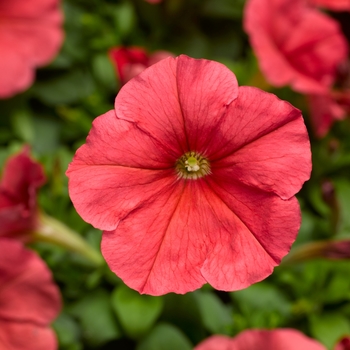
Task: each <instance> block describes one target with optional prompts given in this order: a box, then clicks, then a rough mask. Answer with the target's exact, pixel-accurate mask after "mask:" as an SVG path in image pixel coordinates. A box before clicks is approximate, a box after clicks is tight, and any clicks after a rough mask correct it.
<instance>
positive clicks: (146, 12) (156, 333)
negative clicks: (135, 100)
mask: <svg viewBox="0 0 350 350" xmlns="http://www.w3.org/2000/svg"><path fill="white" fill-rule="evenodd" d="M243 7H244V0H164V2H163V3H161V4H158V5H151V4H149V3H147V2H145V1H143V0H89V1H84V0H63V2H62V8H63V11H64V15H65V24H64V27H65V41H64V45H63V48H62V50H61V52H60V53H59V55H58V56H57V58H56V59H55V60H54V62H52V64H51V65H49V66H48V67H45V68H42V69H39V70H38V71H37V79H36V82H35V84H34V85H33V86H32V87H31V88H30V89H29V90H27V91H26V92H24V93H22V94H19V95H16V96H15V97H13V98H11V99H8V100H1V101H0V108H1V118H0V145H1V149H0V163H1V164H3V163H4V161H5V159H6V158H7V157H8V156H9V155H10V154H13V153H14V152H16V151H18V150H19V149H20V148H21V147H22V145H23V144H24V143H26V144H30V145H31V149H32V153H33V154H34V156H35V157H36V158H37V159H38V160H39V161H40V162H41V163H42V164H43V165H44V168H45V172H46V175H47V177H48V181H47V183H46V185H45V186H44V187H43V188H42V189H41V191H40V193H39V203H40V206H41V207H42V208H43V210H44V211H45V212H47V213H48V214H49V215H51V216H54V217H55V218H57V219H58V220H61V221H62V222H64V223H65V224H66V225H68V226H69V227H71V228H73V229H74V230H75V231H77V232H79V233H80V234H81V235H82V236H83V237H84V238H85V239H86V240H87V242H88V243H89V244H90V245H92V246H93V247H95V248H96V249H97V250H99V243H100V239H101V232H99V231H98V230H96V229H94V228H92V227H91V226H90V225H88V224H86V223H85V222H83V221H82V219H81V218H80V217H79V216H78V214H77V213H76V211H75V210H74V208H73V206H72V205H71V202H70V199H69V196H68V191H67V178H66V176H65V171H66V169H67V166H68V163H69V162H70V161H71V159H72V157H73V155H74V152H75V150H76V149H77V148H78V147H79V146H80V145H81V144H82V143H83V142H84V141H85V138H86V136H87V134H88V132H89V130H90V128H91V122H92V120H93V119H94V118H95V117H96V116H98V115H100V114H103V113H105V112H106V111H108V110H110V109H112V108H113V102H114V98H115V95H116V94H117V92H118V90H119V88H120V84H119V82H118V80H117V78H116V74H115V70H114V67H113V66H112V63H111V62H110V60H109V58H108V55H107V52H108V50H109V49H110V48H111V47H114V46H121V45H123V46H140V47H144V48H145V49H147V50H148V51H149V52H153V51H155V50H159V49H161V50H167V51H170V52H172V53H174V54H175V55H177V54H181V53H184V54H187V55H189V56H192V57H197V58H200V57H201V58H207V59H213V60H216V61H220V62H222V63H224V64H225V65H227V66H228V67H229V68H230V69H231V70H232V71H233V72H234V73H235V74H236V75H237V78H238V81H239V83H240V85H253V86H258V87H260V88H263V89H265V90H269V91H271V92H273V93H275V94H277V95H278V96H279V97H280V98H283V99H286V100H288V101H290V102H291V103H292V104H294V105H295V106H297V107H298V108H300V109H302V111H303V114H304V116H305V118H306V124H307V126H308V127H309V120H308V111H307V109H306V102H305V99H304V97H303V96H301V95H299V94H296V93H294V92H292V91H291V90H290V89H288V88H284V89H274V88H272V87H270V86H269V85H268V84H267V83H266V81H265V80H264V78H263V77H262V75H261V73H260V72H259V70H258V67H257V63H256V59H255V58H254V55H253V53H252V51H251V48H250V46H249V43H248V39H247V36H246V34H245V33H244V31H243V29H242V15H243ZM309 131H310V137H311V142H312V151H313V173H312V178H311V180H310V181H309V182H308V183H307V184H305V186H304V188H303V189H302V191H301V192H300V194H299V195H298V199H299V201H300V204H301V209H302V217H303V222H302V227H301V229H300V233H299V236H298V239H297V241H296V243H295V244H294V246H293V249H295V248H297V247H298V246H300V245H302V244H304V243H307V242H312V241H316V240H321V239H340V238H343V239H344V238H348V239H350V176H349V175H350V137H349V135H350V123H349V120H344V121H342V122H339V123H337V124H335V125H334V127H333V128H332V130H331V132H330V133H329V134H328V135H327V136H326V137H325V138H323V139H321V140H318V139H316V138H315V137H314V136H313V132H312V130H311V129H310V128H309ZM33 247H34V249H36V250H37V251H39V253H40V254H41V256H42V257H43V258H44V259H45V261H46V262H47V263H48V265H49V267H50V268H51V269H52V271H53V273H54V277H55V280H56V282H57V283H58V285H59V287H60V289H61V292H62V296H63V299H64V308H63V311H62V313H61V314H60V316H59V317H58V319H57V320H56V321H55V323H54V329H55V330H56V332H57V334H58V338H59V343H60V349H62V350H82V349H101V350H108V349H137V350H154V349H156V350H158V349H159V350H162V349H164V350H165V349H166V350H173V349H174V350H178V349H182V350H187V349H191V348H193V346H194V345H196V344H197V343H199V342H200V341H201V340H203V339H204V338H206V337H207V336H209V335H211V334H214V333H221V334H227V335H231V336H232V335H235V334H237V333H238V332H240V331H242V330H243V329H246V328H254V327H260V328H276V327H294V328H297V329H299V330H301V331H303V332H304V333H305V334H307V335H309V336H311V337H313V338H316V339H318V340H320V341H321V342H322V343H324V344H325V345H326V346H327V347H328V348H329V349H331V348H332V346H333V345H334V343H335V342H336V341H337V340H338V339H339V338H340V337H341V336H343V335H345V334H350V278H349V277H350V262H349V261H346V260H343V261H329V260H325V259H317V260H310V261H306V262H300V263H295V264H284V263H282V265H281V266H279V267H277V268H276V269H275V272H274V273H273V275H272V276H270V277H269V278H268V279H266V280H265V281H263V282H261V283H258V284H256V285H252V286H251V287H249V288H247V289H245V290H242V291H238V292H233V293H224V292H219V291H215V290H213V289H212V288H211V287H210V286H208V285H206V286H204V287H203V288H202V289H201V290H198V291H195V292H193V293H188V294H186V295H183V296H181V295H175V294H169V295H165V296H162V297H151V296H146V295H139V294H138V293H137V292H135V291H133V290H130V289H129V288H127V287H126V286H125V285H124V284H123V283H122V281H121V280H120V279H119V278H117V277H116V276H115V275H114V274H113V273H112V272H110V271H109V269H108V267H107V266H106V265H103V266H101V267H98V268H96V267H94V266H93V265H91V264H90V263H89V262H88V261H87V260H85V259H84V258H82V257H80V256H78V255H77V254H74V253H70V252H68V251H66V250H64V249H62V248H58V247H56V246H53V245H49V244H46V243H36V244H34V245H33ZM252 259H254V257H252Z"/></svg>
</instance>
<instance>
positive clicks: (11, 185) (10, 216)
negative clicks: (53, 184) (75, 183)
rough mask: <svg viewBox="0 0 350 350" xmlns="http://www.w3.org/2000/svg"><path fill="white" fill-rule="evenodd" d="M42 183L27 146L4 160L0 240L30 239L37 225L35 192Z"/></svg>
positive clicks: (41, 170)
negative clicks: (0, 238)
mask: <svg viewBox="0 0 350 350" xmlns="http://www.w3.org/2000/svg"><path fill="white" fill-rule="evenodd" d="M45 181H46V179H45V175H44V172H43V169H42V167H41V165H40V164H39V163H37V162H35V161H34V160H32V159H31V158H30V156H29V148H28V147H25V148H24V149H23V150H22V151H21V152H20V153H19V154H17V155H15V156H13V157H11V158H10V159H9V160H8V161H7V163H6V164H5V167H4V170H3V174H2V179H1V182H0V227H1V230H0V237H4V236H5V237H17V238H19V239H21V240H23V241H28V240H29V238H30V234H31V231H33V230H34V229H35V228H36V227H37V224H38V208H37V201H36V196H37V190H38V189H39V188H40V187H41V186H42V185H43V184H44V183H45Z"/></svg>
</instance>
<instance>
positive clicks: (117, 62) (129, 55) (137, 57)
mask: <svg viewBox="0 0 350 350" xmlns="http://www.w3.org/2000/svg"><path fill="white" fill-rule="evenodd" d="M108 54H109V57H110V59H111V60H112V63H113V64H114V67H115V69H116V72H117V74H118V77H119V80H120V82H121V84H122V85H124V84H125V83H127V82H128V81H129V80H130V79H132V78H134V77H135V76H136V75H138V74H140V73H141V72H142V71H144V70H145V69H146V68H148V67H149V66H151V65H152V64H154V63H157V62H159V61H161V60H163V59H164V58H167V57H169V56H173V55H172V54H171V53H170V52H166V51H156V52H154V53H153V54H151V55H149V54H148V53H147V52H146V51H145V49H143V48H141V47H129V48H126V47H114V48H112V49H110V50H109V53H108Z"/></svg>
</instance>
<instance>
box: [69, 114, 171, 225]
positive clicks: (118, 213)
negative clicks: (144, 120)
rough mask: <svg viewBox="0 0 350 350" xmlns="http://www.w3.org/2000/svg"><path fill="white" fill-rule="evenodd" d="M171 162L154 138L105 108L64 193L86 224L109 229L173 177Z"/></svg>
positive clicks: (73, 166) (80, 152) (78, 156)
mask: <svg viewBox="0 0 350 350" xmlns="http://www.w3.org/2000/svg"><path fill="white" fill-rule="evenodd" d="M175 161H176V158H175V157H174V156H173V155H172V154H169V153H168V151H167V150H165V149H164V147H163V146H162V145H161V144H159V142H158V141H157V140H155V139H154V138H152V137H150V136H149V135H147V134H146V133H144V132H143V131H141V130H140V129H138V128H137V127H136V126H135V124H133V123H129V122H126V121H123V120H119V119H117V118H116V116H115V112H114V111H110V112H108V113H106V114H104V115H102V116H100V117H99V118H96V119H95V121H94V123H93V128H92V130H91V132H90V134H89V136H88V138H87V143H86V144H85V145H83V146H82V147H81V148H80V149H79V150H78V151H77V153H76V155H75V157H74V159H73V162H72V163H71V164H70V166H69V168H68V170H67V175H68V177H69V194H70V196H71V198H72V201H73V203H74V205H75V208H76V209H77V211H78V212H79V214H80V215H81V216H82V217H83V218H84V219H85V220H86V221H87V222H90V223H91V224H92V225H94V226H96V227H98V228H100V229H103V230H113V229H115V228H116V227H117V225H118V222H119V220H120V219H122V218H123V217H124V216H126V215H127V214H128V213H129V212H130V211H132V210H134V209H135V208H137V207H139V206H144V205H145V203H146V202H147V201H148V200H150V199H152V198H154V197H156V196H157V195H158V193H159V192H161V191H162V190H163V188H164V187H166V186H169V185H171V184H172V183H173V182H174V181H175V180H176V175H175V169H174V164H175ZM97 208H99V209H97ZM96 209H97V210H96Z"/></svg>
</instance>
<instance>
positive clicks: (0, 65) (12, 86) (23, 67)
mask: <svg viewBox="0 0 350 350" xmlns="http://www.w3.org/2000/svg"><path fill="white" fill-rule="evenodd" d="M0 43H1V39H0ZM0 72H1V79H0V98H8V97H11V96H13V95H14V94H17V93H18V92H20V91H23V90H25V89H27V88H28V87H29V86H30V85H31V84H32V83H33V81H34V70H33V69H32V67H31V66H28V64H27V62H26V59H25V58H24V57H20V56H18V55H17V54H16V52H13V51H6V50H3V51H2V52H1V55H0Z"/></svg>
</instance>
